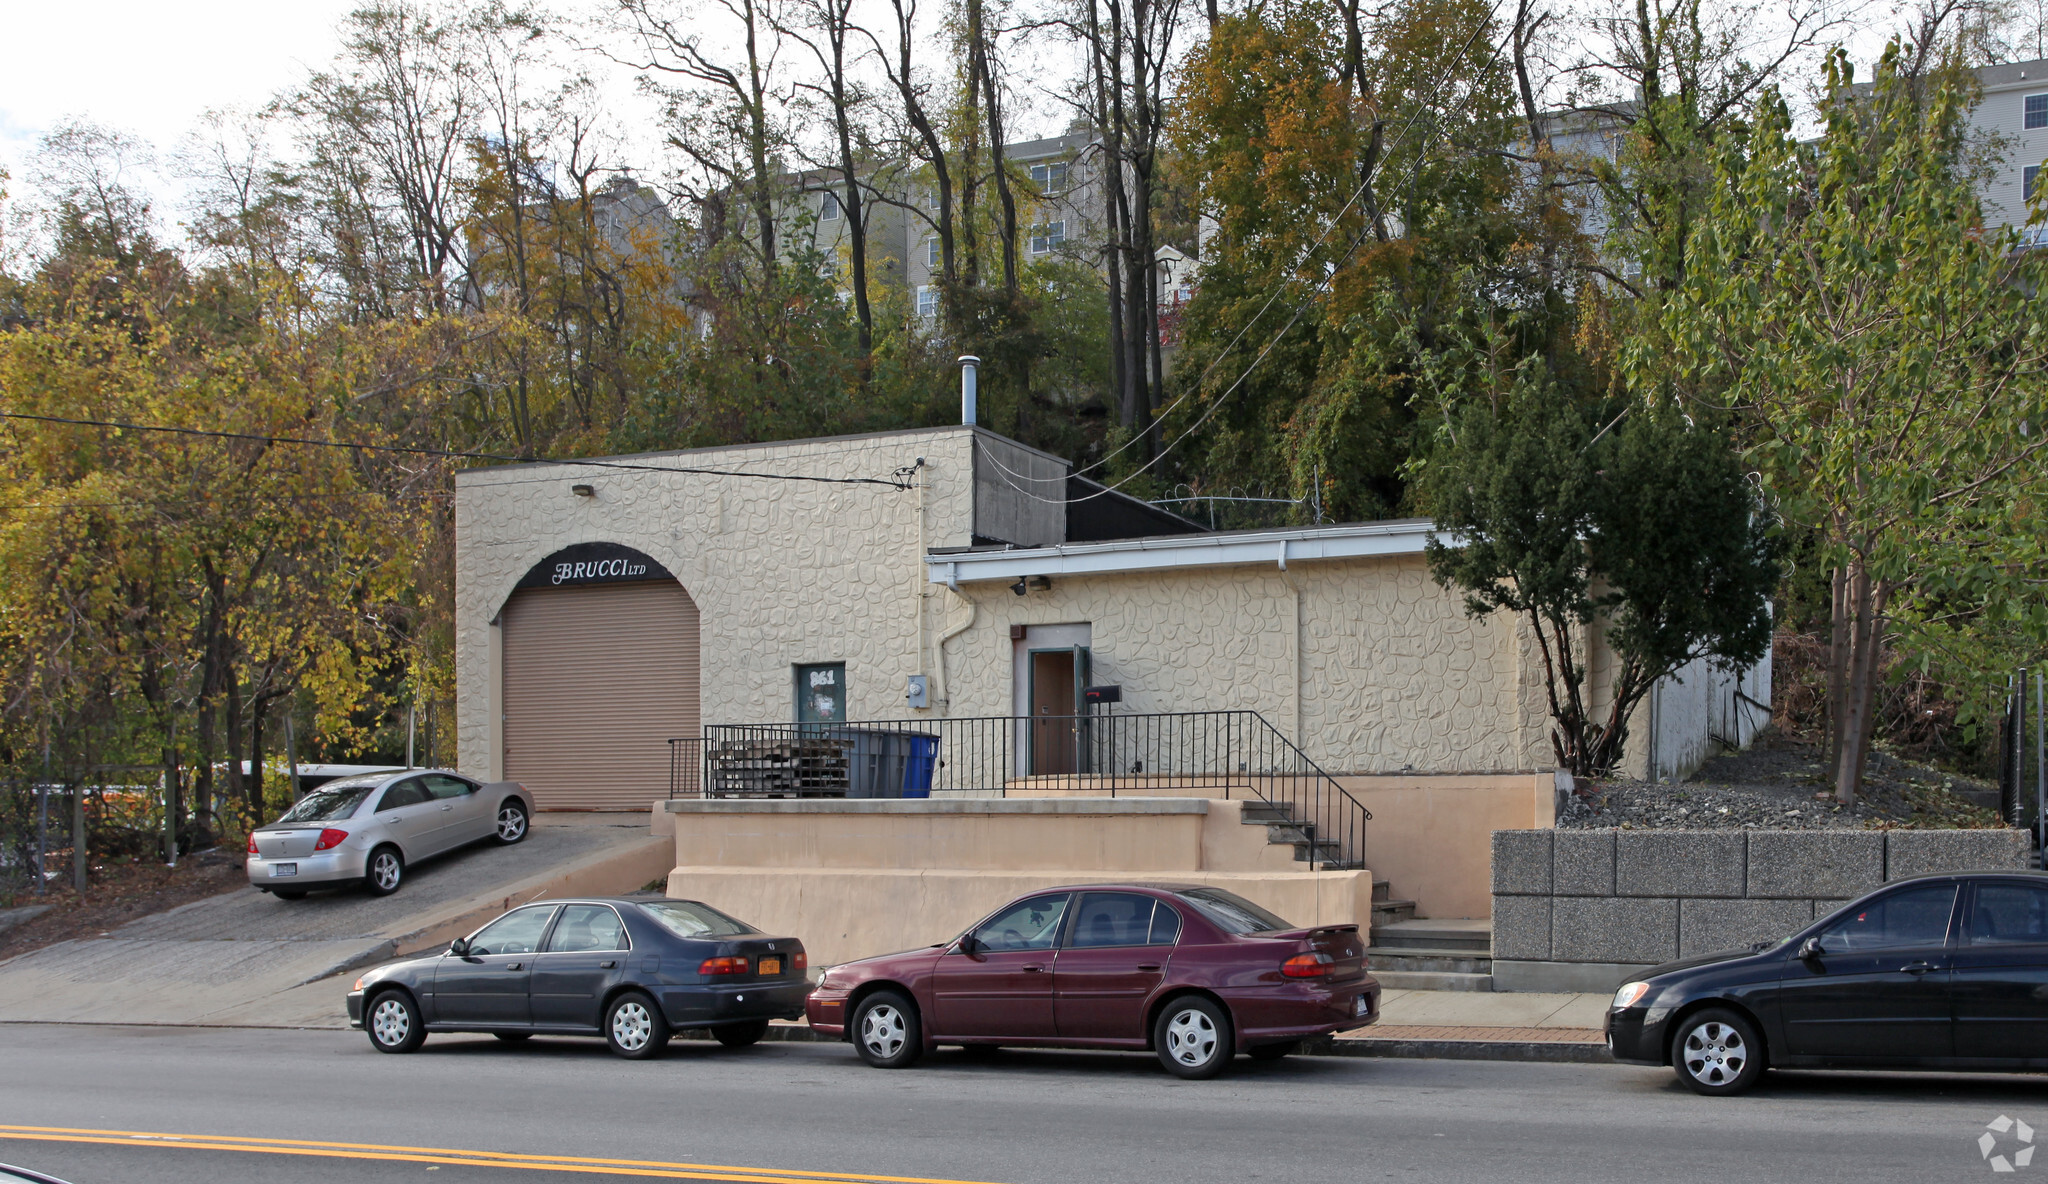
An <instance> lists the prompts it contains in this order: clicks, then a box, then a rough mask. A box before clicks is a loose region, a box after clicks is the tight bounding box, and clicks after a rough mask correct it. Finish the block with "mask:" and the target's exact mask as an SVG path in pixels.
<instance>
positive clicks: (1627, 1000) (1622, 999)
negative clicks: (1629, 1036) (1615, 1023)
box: [1614, 983, 1650, 1011]
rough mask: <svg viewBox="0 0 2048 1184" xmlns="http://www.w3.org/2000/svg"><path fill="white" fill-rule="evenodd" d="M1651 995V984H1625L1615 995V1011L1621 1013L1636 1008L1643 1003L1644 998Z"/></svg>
mask: <svg viewBox="0 0 2048 1184" xmlns="http://www.w3.org/2000/svg"><path fill="white" fill-rule="evenodd" d="M1649 993H1650V984H1648V983H1623V984H1621V989H1620V990H1619V991H1616V992H1615V993H1614V1010H1616V1011H1621V1010H1623V1009H1624V1008H1630V1007H1634V1006H1635V1005H1636V1004H1638V1003H1640V1002H1642V1000H1643V996H1645V995H1647V994H1649Z"/></svg>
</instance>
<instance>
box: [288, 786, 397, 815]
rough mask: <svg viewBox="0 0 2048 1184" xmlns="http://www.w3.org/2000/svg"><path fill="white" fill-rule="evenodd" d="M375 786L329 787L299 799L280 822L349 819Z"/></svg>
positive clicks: (323, 787)
mask: <svg viewBox="0 0 2048 1184" xmlns="http://www.w3.org/2000/svg"><path fill="white" fill-rule="evenodd" d="M374 788H375V786H374V785H327V786H322V787H321V788H319V789H316V790H314V791H313V792H312V793H309V794H307V795H306V796H305V797H303V798H300V799H299V804H298V805H296V806H293V807H292V808H291V809H289V810H286V811H285V812H284V816H283V817H281V818H279V819H278V821H279V822H333V821H334V820H336V819H338V818H347V817H348V816H349V815H351V814H354V813H355V812H356V807H357V806H360V805H362V804H363V799H364V798H366V797H369V796H370V790H372V789H374Z"/></svg>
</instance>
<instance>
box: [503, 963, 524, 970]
mask: <svg viewBox="0 0 2048 1184" xmlns="http://www.w3.org/2000/svg"><path fill="white" fill-rule="evenodd" d="M525 965H526V964H525V963H523V962H507V963H505V969H507V970H519V969H521V968H523V967H524V966H525Z"/></svg>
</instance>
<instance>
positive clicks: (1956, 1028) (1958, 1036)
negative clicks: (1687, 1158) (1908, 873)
mask: <svg viewBox="0 0 2048 1184" xmlns="http://www.w3.org/2000/svg"><path fill="white" fill-rule="evenodd" d="M1607 1044H1608V1047H1609V1048H1610V1049H1611V1050H1612V1051H1613V1053H1614V1057H1615V1059H1616V1060H1619V1061H1626V1062H1629V1063H1632V1064H1642V1065H1670V1066H1671V1067H1672V1068H1673V1069H1674V1070H1676V1071H1677V1073H1678V1078H1679V1080H1680V1081H1683V1082H1685V1084H1687V1085H1688V1086H1691V1087H1692V1088H1693V1089H1694V1090H1696V1091H1698V1092H1699V1093H1703V1094H1735V1093H1741V1092H1742V1091H1743V1090H1746V1089H1748V1088H1749V1087H1750V1086H1752V1085H1755V1084H1756V1082H1757V1079H1758V1078H1759V1077H1761V1076H1762V1075H1763V1073H1764V1071H1765V1070H1766V1069H1767V1068H1773V1067H1775V1068H1781V1069H1939V1070H1948V1071H1957V1070H1964V1071H1988V1072H2036V1073H2037V1072H2041V1071H2043V1070H2048V876H2043V875H2040V874H2030V873H2026V872H1972V873H1966V874H1962V875H1944V876H1923V877H1919V878H1917V879H1911V880H1902V881H1899V882H1898V883H1895V884H1888V885H1886V886H1885V887H1883V888H1881V889H1879V890H1878V891H1876V892H1873V893H1871V894H1870V895H1868V896H1865V897H1864V898H1862V899H1861V900H1857V901H1853V902H1851V903H1850V904H1848V905H1847V906H1845V907H1843V908H1841V909H1839V910H1837V911H1835V912H1834V913H1831V914H1829V915H1828V916H1826V917H1824V918H1822V919H1820V920H1818V921H1815V922H1814V923H1813V924H1812V925H1809V926H1807V927H1806V928H1804V929H1801V930H1800V931H1799V932H1797V933H1794V934H1793V935H1792V936H1790V937H1787V938H1785V939H1783V940H1781V941H1778V942H1773V943H1763V944H1760V945H1758V946H1756V947H1752V948H1751V949H1749V950H1745V951H1734V952H1730V953H1724V954H1711V955H1707V956H1705V957H1699V958H1687V959H1684V960H1681V961H1678V962H1669V963H1666V964H1665V965H1663V966H1659V967H1656V968H1654V969H1652V970H1651V971H1650V972H1649V973H1648V974H1647V975H1644V976H1643V978H1642V979H1641V980H1640V981H1637V982H1632V983H1628V984H1625V985H1624V986H1623V987H1622V988H1621V989H1620V990H1619V991H1617V992H1616V993H1615V996H1614V1002H1613V1004H1612V1005H1611V1006H1610V1007H1609V1008H1608V1010H1607Z"/></svg>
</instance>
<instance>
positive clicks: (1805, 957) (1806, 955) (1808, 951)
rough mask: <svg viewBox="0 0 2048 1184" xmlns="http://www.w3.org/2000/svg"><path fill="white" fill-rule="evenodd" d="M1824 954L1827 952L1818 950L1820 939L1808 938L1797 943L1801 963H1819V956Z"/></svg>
mask: <svg viewBox="0 0 2048 1184" xmlns="http://www.w3.org/2000/svg"><path fill="white" fill-rule="evenodd" d="M1825 953H1827V951H1826V950H1823V949H1821V948H1820V939H1819V938H1817V937H1809V938H1807V939H1806V940H1805V941H1803V942H1800V943H1799V960H1800V961H1801V962H1818V961H1820V956H1821V955H1822V954H1825Z"/></svg>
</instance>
